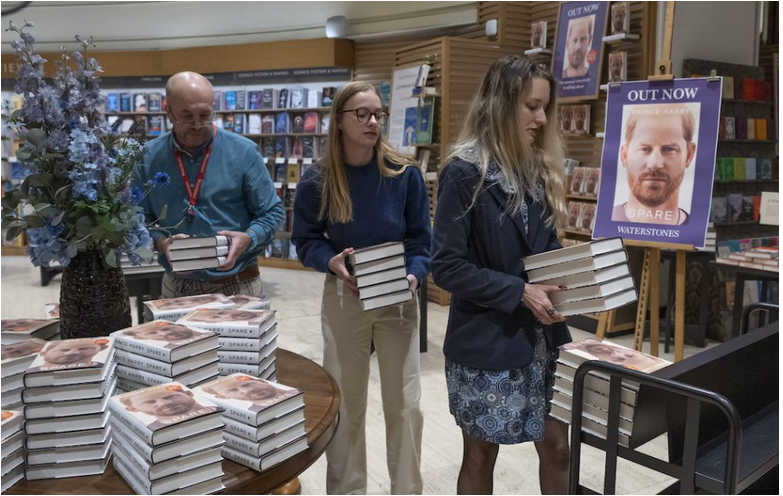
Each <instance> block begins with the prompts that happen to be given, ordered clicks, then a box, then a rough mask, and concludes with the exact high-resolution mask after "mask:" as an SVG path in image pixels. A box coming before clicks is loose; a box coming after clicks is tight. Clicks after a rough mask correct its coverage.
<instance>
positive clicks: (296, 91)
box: [289, 87, 307, 109]
mask: <svg viewBox="0 0 783 496" xmlns="http://www.w3.org/2000/svg"><path fill="white" fill-rule="evenodd" d="M290 91H291V102H290V103H291V105H290V106H289V108H296V109H299V108H305V106H306V105H307V88H303V87H295V88H291V90H290Z"/></svg>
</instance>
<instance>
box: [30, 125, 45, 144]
mask: <svg viewBox="0 0 783 496" xmlns="http://www.w3.org/2000/svg"><path fill="white" fill-rule="evenodd" d="M46 138H47V136H46V131H45V130H43V129H41V128H37V129H30V130H29V131H27V141H29V142H30V143H32V144H33V145H35V147H36V148H43V147H45V146H46Z"/></svg>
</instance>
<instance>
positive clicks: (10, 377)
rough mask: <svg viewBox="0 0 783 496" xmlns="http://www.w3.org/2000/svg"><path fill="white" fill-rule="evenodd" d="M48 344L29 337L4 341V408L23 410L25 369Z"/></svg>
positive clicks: (0, 368)
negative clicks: (22, 339)
mask: <svg viewBox="0 0 783 496" xmlns="http://www.w3.org/2000/svg"><path fill="white" fill-rule="evenodd" d="M44 345H46V341H43V340H41V339H36V338H32V339H27V340H24V341H16V342H13V343H8V344H6V343H3V354H2V362H0V365H1V366H0V377H2V393H1V394H2V408H3V409H5V410H21V407H22V391H23V390H24V371H25V370H27V367H29V366H30V364H31V363H32V362H33V360H34V359H35V357H36V356H38V352H39V351H41V350H42V349H43V347H44Z"/></svg>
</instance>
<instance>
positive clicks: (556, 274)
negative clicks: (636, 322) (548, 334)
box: [523, 238, 636, 316]
mask: <svg viewBox="0 0 783 496" xmlns="http://www.w3.org/2000/svg"><path fill="white" fill-rule="evenodd" d="M523 261H524V263H525V272H526V273H527V276H528V281H527V282H530V283H536V284H551V285H554V286H561V285H565V286H566V287H567V288H568V289H565V290H562V291H557V292H555V293H552V294H550V295H549V300H550V301H551V302H552V305H554V307H555V308H556V309H557V311H558V312H559V313H560V314H561V315H563V316H569V315H580V314H584V313H591V312H603V311H606V310H611V309H613V308H618V307H621V306H623V305H627V304H629V303H633V302H634V301H636V288H635V286H634V283H633V278H632V277H631V273H630V271H629V269H628V255H627V254H626V253H625V249H624V248H623V240H622V239H620V238H607V239H601V240H598V241H592V242H590V243H583V244H579V245H574V246H569V247H568V248H560V249H559V250H552V251H547V252H544V253H538V254H536V255H531V256H529V257H525V258H524V259H523Z"/></svg>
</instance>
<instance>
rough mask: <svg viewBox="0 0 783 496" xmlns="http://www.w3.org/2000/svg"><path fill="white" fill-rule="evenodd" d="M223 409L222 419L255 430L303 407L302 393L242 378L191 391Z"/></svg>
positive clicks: (271, 383) (254, 378)
mask: <svg viewBox="0 0 783 496" xmlns="http://www.w3.org/2000/svg"><path fill="white" fill-rule="evenodd" d="M194 391H195V393H196V395H197V396H201V397H206V398H207V399H209V400H210V401H212V402H214V403H217V404H219V405H220V406H222V407H223V408H224V409H225V416H226V417H230V418H234V419H237V420H239V421H241V422H244V423H248V424H251V425H254V426H259V425H261V424H263V423H264V422H267V421H268V420H271V419H274V418H277V417H278V416H280V415H282V414H284V413H287V412H291V411H294V410H296V409H298V408H300V407H302V406H303V405H304V393H302V392H301V391H299V390H298V389H296V388H293V387H289V386H285V385H283V384H277V383H274V382H270V381H267V380H264V379H261V378H258V377H253V376H250V375H246V374H231V375H229V376H225V377H221V378H219V379H216V380H214V381H211V382H208V383H206V384H203V385H201V386H198V387H197V388H195V389H194Z"/></svg>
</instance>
